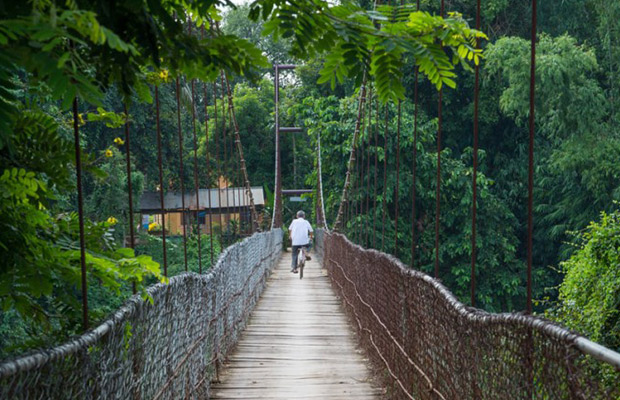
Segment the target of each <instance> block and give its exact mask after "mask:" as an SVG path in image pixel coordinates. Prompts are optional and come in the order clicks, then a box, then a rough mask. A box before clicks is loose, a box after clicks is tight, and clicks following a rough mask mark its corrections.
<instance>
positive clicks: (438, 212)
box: [435, 0, 444, 278]
mask: <svg viewBox="0 0 620 400" xmlns="http://www.w3.org/2000/svg"><path fill="white" fill-rule="evenodd" d="M440 14H441V17H442V18H443V16H444V0H441V12H440ZM442 98H443V87H441V88H439V101H438V102H437V103H438V104H437V183H436V194H435V278H439V221H440V218H441V197H440V196H441V123H442V117H443V116H442V112H441V111H442V110H441V106H442Z"/></svg>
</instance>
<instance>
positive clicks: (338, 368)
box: [211, 252, 382, 400]
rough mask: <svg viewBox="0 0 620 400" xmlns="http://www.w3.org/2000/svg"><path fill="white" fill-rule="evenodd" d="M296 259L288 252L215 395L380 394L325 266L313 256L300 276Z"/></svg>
mask: <svg viewBox="0 0 620 400" xmlns="http://www.w3.org/2000/svg"><path fill="white" fill-rule="evenodd" d="M290 257H291V253H290V252H286V253H283V254H282V257H281V258H280V260H279V262H278V265H277V266H276V268H275V269H274V272H273V274H272V275H271V277H270V278H269V281H268V283H267V287H266V288H265V291H264V292H263V295H262V297H261V300H260V302H259V304H258V305H257V307H256V309H255V310H254V312H253V313H252V316H251V317H250V320H249V322H248V326H247V327H246V329H245V331H244V332H243V334H242V336H241V338H240V340H239V343H238V345H237V347H236V349H235V350H234V351H233V353H232V354H231V356H230V357H229V359H228V360H227V362H226V364H225V368H223V370H222V371H221V373H220V377H219V382H217V383H214V385H213V387H212V389H213V391H212V393H211V398H212V399H261V400H268V399H299V400H301V399H331V400H338V399H360V400H370V399H379V398H381V393H382V390H381V389H379V388H377V387H375V386H373V385H372V382H371V380H370V376H371V373H370V370H369V368H368V366H367V360H366V359H365V358H364V356H363V354H362V353H361V351H360V350H359V349H358V348H357V346H356V339H355V337H354V332H353V330H352V329H351V327H350V326H349V321H348V319H347V317H346V316H345V314H344V311H343V310H342V305H341V302H340V300H339V298H338V297H337V296H336V295H335V293H334V291H333V290H332V287H331V284H330V280H329V277H327V275H326V272H325V270H322V269H321V265H320V263H319V262H318V261H316V259H315V257H313V259H312V260H311V261H308V262H307V263H306V268H305V270H304V278H303V280H300V279H299V275H297V274H292V273H291V272H290V262H291V261H290V260H291V258H290Z"/></svg>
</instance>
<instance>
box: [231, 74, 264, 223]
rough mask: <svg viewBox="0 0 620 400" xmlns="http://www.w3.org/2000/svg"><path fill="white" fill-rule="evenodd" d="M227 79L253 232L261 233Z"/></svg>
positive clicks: (236, 142)
mask: <svg viewBox="0 0 620 400" xmlns="http://www.w3.org/2000/svg"><path fill="white" fill-rule="evenodd" d="M225 77H226V90H227V92H228V107H229V108H230V112H231V116H232V122H233V127H234V130H235V144H236V147H237V154H238V155H239V159H240V162H241V172H242V174H243V179H244V180H245V190H246V193H247V195H248V197H249V199H250V212H251V214H252V228H253V229H252V231H253V232H260V227H259V226H258V214H257V213H256V206H255V205H254V196H253V195H252V186H251V185H250V178H249V176H248V170H247V167H246V165H245V158H244V157H243V147H242V146H241V135H240V134H239V124H238V123H237V117H236V116H235V107H234V104H233V98H232V92H231V90H230V83H229V82H228V76H225Z"/></svg>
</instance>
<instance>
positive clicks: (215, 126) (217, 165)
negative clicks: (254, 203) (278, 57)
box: [213, 80, 224, 246]
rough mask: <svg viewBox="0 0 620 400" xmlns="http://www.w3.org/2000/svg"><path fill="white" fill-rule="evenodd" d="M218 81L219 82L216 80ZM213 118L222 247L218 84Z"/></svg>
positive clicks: (214, 87)
mask: <svg viewBox="0 0 620 400" xmlns="http://www.w3.org/2000/svg"><path fill="white" fill-rule="evenodd" d="M216 81H217V80H216ZM213 111H214V112H213V118H214V121H215V125H214V126H213V137H214V138H215V166H216V169H217V206H218V217H219V220H220V246H221V245H222V244H223V240H222V234H223V224H224V222H223V220H222V191H221V190H220V177H221V176H222V169H221V165H220V141H219V136H220V134H219V131H218V125H217V114H218V111H217V83H216V82H215V81H214V82H213Z"/></svg>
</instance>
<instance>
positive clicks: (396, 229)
mask: <svg viewBox="0 0 620 400" xmlns="http://www.w3.org/2000/svg"><path fill="white" fill-rule="evenodd" d="M401 4H402V2H401ZM401 103H402V102H401V101H400V100H398V106H397V116H396V186H395V189H394V256H396V257H398V198H399V197H400V196H399V191H400V190H399V189H400V185H399V180H400V124H401V117H402V115H401Z"/></svg>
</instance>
